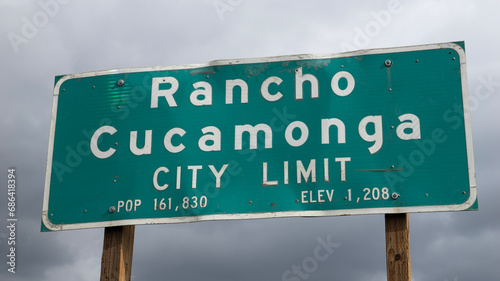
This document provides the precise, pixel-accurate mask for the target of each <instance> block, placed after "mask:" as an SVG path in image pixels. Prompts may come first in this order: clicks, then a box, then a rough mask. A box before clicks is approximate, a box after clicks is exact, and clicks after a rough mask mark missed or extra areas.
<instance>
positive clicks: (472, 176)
mask: <svg viewBox="0 0 500 281" xmlns="http://www.w3.org/2000/svg"><path fill="white" fill-rule="evenodd" d="M434 49H453V50H455V51H456V52H457V53H458V54H459V62H460V73H461V80H462V99H463V107H464V112H463V113H464V114H463V116H464V126H465V137H466V149H467V162H468V168H469V187H470V193H469V198H468V199H467V201H465V202H464V203H462V204H457V205H438V206H415V207H401V208H400V207H391V208H361V209H342V210H327V211H284V212H266V213H249V214H217V215H201V216H193V217H177V218H154V219H128V220H113V221H102V222H91V223H75V224H53V223H51V222H50V218H49V195H50V180H51V174H52V156H53V152H54V137H55V128H56V116H57V103H58V97H59V91H60V87H61V85H62V84H63V83H64V82H65V81H67V80H69V79H77V78H86V77H93V76H103V75H110V74H121V73H137V72H152V71H166V70H179V69H182V70H184V69H193V68H201V67H211V66H218V65H230V64H247V63H269V62H280V61H290V60H295V61H296V60H309V59H336V58H345V57H354V56H362V55H375V54H389V53H400V52H412V51H424V50H434ZM476 199H477V187H476V172H475V166H474V152H473V145H472V129H471V117H470V105H469V87H468V83H467V69H466V61H465V51H464V49H463V48H462V47H460V46H459V45H457V44H456V43H437V44H427V45H417V46H407V47H394V48H381V49H370V50H359V51H353V52H347V53H340V54H321V55H318V54H311V55H290V56H277V57H264V58H250V59H231V60H216V61H212V62H208V63H203V64H189V65H174V66H153V67H139V68H124V69H113V70H104V71H93V72H85V73H79V74H69V75H65V76H63V77H62V78H61V79H59V80H58V81H57V83H56V85H55V87H54V97H53V100H52V116H51V120H50V135H49V147H48V154H47V167H46V172H45V188H44V196H43V207H42V223H43V224H44V225H45V227H46V228H47V229H49V230H52V231H58V230H71V229H87V228H99V227H112V226H120V225H140V224H166V223H186V222H199V221H211V220H243V219H263V218H285V217H321V216H345V215H362V214H390V213H420V212H446V211H461V210H466V209H468V208H470V207H471V206H472V205H473V204H474V203H475V202H476Z"/></svg>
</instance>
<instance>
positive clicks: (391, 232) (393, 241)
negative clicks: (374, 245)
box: [385, 213, 411, 281]
mask: <svg viewBox="0 0 500 281" xmlns="http://www.w3.org/2000/svg"><path fill="white" fill-rule="evenodd" d="M385 247H386V260H387V280H388V281H410V280H411V265H410V229H409V221H408V213H405V214H386V215H385Z"/></svg>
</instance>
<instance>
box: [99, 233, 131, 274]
mask: <svg viewBox="0 0 500 281" xmlns="http://www.w3.org/2000/svg"><path fill="white" fill-rule="evenodd" d="M134 233H135V225H126V226H113V227H106V228H105V229H104V243H103V250H102V261H101V281H130V274H131V272H132V255H133V252H134Z"/></svg>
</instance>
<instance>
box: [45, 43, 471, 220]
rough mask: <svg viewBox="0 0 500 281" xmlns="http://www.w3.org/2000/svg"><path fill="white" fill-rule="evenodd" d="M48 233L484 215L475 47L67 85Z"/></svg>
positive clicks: (48, 186)
mask: <svg viewBox="0 0 500 281" xmlns="http://www.w3.org/2000/svg"><path fill="white" fill-rule="evenodd" d="M50 130H51V131H50V141H49V152H48V161H47V175H46V183H45V195H44V203H43V215H42V221H43V226H42V229H44V230H66V229H80V228H91V227H106V226H114V225H129V224H150V223H176V222H193V221H203V220H216V219H253V218H271V217H289V216H335V215H352V214H374V213H401V212H430V211H455V210H465V209H471V208H472V209H474V208H476V206H477V205H475V204H474V203H475V202H476V184H475V171H474V162H473V152H472V138H471V128H470V115H469V101H468V90H467V77H466V69H465V52H464V48H463V42H459V43H443V44H433V45H422V46H412V47H400V48H392V49H374V50H364V51H357V52H351V53H344V54H334V55H300V56H283V57H270V58H259V59H242V60H221V61H214V62H211V63H208V64H199V65H181V66H167V67H148V68H135V69H119V70H109V71H97V72H89V73H82V74H71V75H65V76H60V77H57V78H56V84H55V89H54V98H53V113H52V122H51V129H50Z"/></svg>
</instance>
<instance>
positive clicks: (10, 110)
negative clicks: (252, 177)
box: [0, 0, 500, 281]
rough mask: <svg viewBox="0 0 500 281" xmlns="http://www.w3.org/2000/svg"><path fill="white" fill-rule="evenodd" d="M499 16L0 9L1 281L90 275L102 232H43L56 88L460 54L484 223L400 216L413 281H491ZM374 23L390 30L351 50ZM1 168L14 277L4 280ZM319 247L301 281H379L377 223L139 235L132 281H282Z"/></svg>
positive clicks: (466, 216)
mask: <svg viewBox="0 0 500 281" xmlns="http://www.w3.org/2000/svg"><path fill="white" fill-rule="evenodd" d="M351 2H356V3H352V4H351ZM44 3H51V4H46V5H44ZM348 3H349V4H348ZM381 11H385V12H381ZM498 11H500V2H499V1H493V0H491V1H466V0H458V1H457V0H455V1H389V0H383V1H319V0H311V1H295V0H293V1H292V0H288V1H284V0H282V1H263V0H254V1H249V0H248V1H245V0H203V1H201V0H200V1H196V0H194V1H118V0H110V1H94V0H88V1H76V0H73V1H70V0H65V1H63V0H58V1H57V2H56V1H55V0H40V1H13V0H0V31H1V32H0V36H1V37H0V38H1V39H0V57H1V59H0V85H1V90H0V95H1V102H0V132H1V133H0V187H1V189H0V220H1V222H0V225H1V226H2V227H1V228H0V255H1V258H0V260H1V261H3V262H2V266H0V280H19V281H20V280H43V281H57V280H98V278H99V276H100V262H101V254H102V243H103V236H104V231H103V229H88V230H70V231H61V232H49V233H41V232H40V219H41V211H42V196H43V187H44V179H45V168H46V157H47V146H48V140H49V127H50V116H51V108H52V93H53V86H54V77H55V76H56V75H61V74H70V73H81V72H87V71H95V70H106V69H115V68H126V67H143V66H158V65H176V64H191V63H203V62H209V61H212V60H216V59H236V58H254V57H267V56H277V55H292V54H317V53H319V54H324V53H338V52H343V51H349V50H357V49H371V48H383V47H396V46H408V45H419V44H428V43H439V42H453V41H462V40H463V41H465V44H466V54H467V71H468V82H469V91H470V95H471V100H472V99H474V100H473V102H474V104H472V101H471V105H472V107H473V108H472V131H473V140H474V153H475V164H476V171H477V186H478V201H479V211H477V212H453V213H451V212H445V213H425V214H410V240H411V266H412V267H411V272H412V280H416V281H421V280H439V281H444V280H449V281H452V280H453V281H456V280H482V281H487V280H492V281H493V280H498V276H500V267H499V262H500V242H499V241H500V240H499V237H500V219H499V213H500V204H498V202H495V201H496V200H500V191H499V190H500V188H498V187H499V182H500V162H499V160H498V157H499V156H500V154H499V151H498V144H499V143H500V126H499V124H498V122H497V120H498V119H499V118H500V110H499V109H500V72H499V69H500V55H499V53H500V52H499V50H498V45H497V43H500V37H499V36H498V27H499V25H500V21H499V17H498ZM380 13H384V14H387V13H389V14H390V18H386V20H385V21H383V22H380V18H378V20H379V25H378V27H379V28H378V29H374V30H372V31H371V33H370V35H369V36H368V35H366V34H365V35H364V37H363V38H361V37H360V36H361V35H360V32H364V30H366V28H368V27H369V26H370V25H373V24H374V22H376V21H377V15H379V14H380ZM27 26H31V27H27ZM364 33H366V32H364ZM13 34H15V35H16V36H15V35H13ZM13 38H15V39H13ZM485 81H486V82H485ZM488 81H489V82H488ZM11 167H14V168H16V173H17V177H18V181H17V192H18V193H17V201H16V202H17V207H18V209H17V215H18V223H17V226H18V227H17V229H16V233H17V236H16V239H17V244H16V245H17V260H16V262H17V264H16V273H15V274H12V273H9V272H7V265H6V261H7V257H6V255H7V254H8V252H7V249H8V247H7V235H8V231H7V229H6V227H5V225H6V224H7V199H6V196H7V179H6V177H7V169H8V168H11ZM321 240H322V241H330V242H331V243H336V244H335V245H336V248H335V249H334V250H333V252H332V253H329V255H328V258H327V259H326V260H324V261H320V262H318V266H317V268H315V270H313V271H312V272H310V273H308V275H307V280H349V281H354V280H359V281H366V280H385V278H386V265H385V237H384V216H383V215H361V216H347V217H323V218H281V219H260V220H244V221H211V222H198V223H187V224H169V225H154V226H137V227H136V234H135V245H134V257H133V267H132V280H282V275H283V273H284V272H286V271H287V270H292V268H293V266H294V265H302V264H303V262H304V261H306V260H307V259H308V257H311V256H313V252H314V250H315V248H316V247H317V246H318V245H320V244H321V243H320V242H319V241H321ZM297 278H298V277H297ZM304 279H305V277H304V278H302V280H304ZM296 280H301V279H296Z"/></svg>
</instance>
